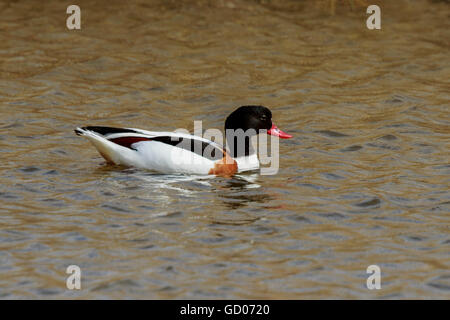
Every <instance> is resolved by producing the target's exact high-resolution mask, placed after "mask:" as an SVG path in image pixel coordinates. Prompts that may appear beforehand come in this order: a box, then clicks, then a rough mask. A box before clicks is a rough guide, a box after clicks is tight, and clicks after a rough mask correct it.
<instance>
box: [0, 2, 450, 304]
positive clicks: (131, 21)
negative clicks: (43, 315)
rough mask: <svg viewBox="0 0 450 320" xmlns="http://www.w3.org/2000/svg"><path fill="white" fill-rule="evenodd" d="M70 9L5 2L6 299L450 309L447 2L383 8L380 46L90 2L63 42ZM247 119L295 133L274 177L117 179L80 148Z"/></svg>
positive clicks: (348, 28) (347, 21) (287, 25)
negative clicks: (331, 302) (439, 304)
mask: <svg viewBox="0 0 450 320" xmlns="http://www.w3.org/2000/svg"><path fill="white" fill-rule="evenodd" d="M355 3H356V4H357V3H359V2H355ZM394 3H395V4H394ZM68 4H69V3H66V2H64V1H48V2H47V1H46V2H42V1H6V2H1V3H0V110H1V118H0V152H1V163H0V204H1V206H0V214H1V219H0V250H1V251H0V297H2V298H6V299H10V298H44V299H55V298H71V297H74V298H156V299H158V298H169V299H170V298H193V299H196V298H276V299H279V298H286V299H303V298H312V299H319V298H364V299H371V298H429V297H432V298H446V299H449V298H450V272H449V266H450V259H449V258H450V236H449V212H450V192H449V185H450V180H449V177H450V164H449V150H450V148H449V146H450V139H449V137H450V136H449V134H450V119H449V107H450V105H449V97H450V94H449V92H450V90H449V89H450V83H449V79H450V52H449V51H450V50H449V48H450V45H449V39H450V31H449V30H450V24H449V21H450V19H449V14H450V6H449V4H446V3H443V2H427V1H415V2H414V1H408V2H406V1H398V2H397V1H395V2H393V1H390V2H387V1H386V2H385V3H382V5H381V7H382V29H381V30H378V31H370V30H368V29H367V28H366V26H365V19H366V17H367V15H366V13H365V10H366V8H365V7H362V8H361V7H355V8H353V9H352V8H351V7H347V6H345V5H342V6H340V7H338V8H336V13H335V15H332V14H330V12H329V10H328V8H327V5H326V4H323V3H315V2H307V1H295V2H289V1H284V2H282V1H274V2H273V3H272V2H269V1H264V2H262V4H260V3H258V2H253V1H238V0H233V1H228V0H222V1H214V2H213V1H197V2H193V1H190V2H187V1H161V2H157V1H127V2H125V1H112V2H111V1H108V2H107V1H89V2H87V1H77V4H79V5H80V7H81V11H82V25H81V30H78V31H69V30H67V28H66V25H65V20H66V17H67V14H66V13H65V11H66V7H67V5H68ZM244 104H263V105H266V106H268V107H270V108H271V110H272V112H273V114H274V119H275V120H276V123H277V124H278V126H279V127H280V128H282V129H283V130H285V131H286V132H288V133H291V134H293V135H294V138H293V139H290V140H283V141H281V142H280V152H281V156H280V170H279V173H278V174H277V175H275V176H261V175H259V174H256V173H250V174H242V175H240V176H236V177H234V178H231V179H228V178H212V179H211V178H199V177H189V176H170V175H161V174H156V173H152V172H148V171H142V170H136V169H131V168H122V167H114V166H108V165H106V164H105V163H104V160H103V159H102V158H101V157H100V156H99V155H98V153H97V152H96V151H95V149H94V148H93V147H92V146H91V145H90V144H89V143H88V142H87V141H86V140H85V139H82V138H80V137H77V136H75V135H74V133H73V129H74V128H75V127H76V126H80V125H87V124H90V125H109V126H128V127H137V128H143V129H149V130H162V131H164V130H174V129H176V128H187V129H189V130H192V129H193V121H194V120H202V121H203V128H204V129H205V128H222V127H223V121H224V119H225V117H226V115H227V114H228V113H230V112H231V111H232V110H233V109H234V108H235V107H237V106H239V105H244ZM71 264H76V265H78V266H80V268H81V270H82V290H80V291H70V290H67V289H66V283H65V282H66V277H67V276H68V275H67V274H66V273H65V271H66V268H67V266H68V265H71ZM371 264H377V265H379V266H380V268H381V271H382V289H381V290H374V291H371V290H368V289H367V288H366V279H367V276H368V275H367V274H366V268H367V267H368V266H369V265H371Z"/></svg>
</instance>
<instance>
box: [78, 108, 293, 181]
mask: <svg viewBox="0 0 450 320" xmlns="http://www.w3.org/2000/svg"><path fill="white" fill-rule="evenodd" d="M241 130H242V131H241ZM260 130H267V131H266V132H267V134H269V135H273V136H277V137H279V138H283V139H288V138H291V137H292V136H291V135H289V134H287V133H285V132H283V131H281V130H280V129H278V128H277V126H275V125H274V124H273V123H272V113H271V112H270V110H269V109H268V108H266V107H264V106H242V107H239V108H238V109H236V110H235V111H233V112H232V113H231V114H230V115H229V116H228V117H227V119H226V121H225V133H226V134H225V137H226V140H227V146H228V147H229V150H228V149H226V148H224V147H223V146H221V145H219V144H217V143H215V142H213V141H210V140H208V139H205V138H202V137H199V136H194V135H191V134H186V133H181V132H155V131H147V130H141V129H134V128H112V127H100V126H87V127H82V128H76V129H75V133H76V134H77V135H79V136H83V137H86V138H87V139H88V140H89V141H90V142H91V143H92V144H93V145H94V147H95V148H96V149H97V150H98V152H99V153H100V155H101V156H102V157H103V158H105V160H106V161H107V162H108V163H112V164H116V165H125V166H129V167H136V168H144V169H150V170H154V171H158V172H161V173H184V174H200V175H204V174H206V175H207V174H210V175H211V174H213V175H220V176H232V175H234V174H235V173H237V172H243V171H249V170H255V169H258V168H259V160H258V156H257V153H256V151H255V150H254V148H253V144H252V139H253V138H254V137H256V135H257V134H258V133H259V131H260ZM235 132H239V133H241V134H242V133H244V134H243V135H242V136H240V135H239V134H233V133H235Z"/></svg>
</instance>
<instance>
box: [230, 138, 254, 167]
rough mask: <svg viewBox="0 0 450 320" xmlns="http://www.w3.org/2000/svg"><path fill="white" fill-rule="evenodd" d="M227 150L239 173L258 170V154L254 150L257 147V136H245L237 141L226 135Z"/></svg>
mask: <svg viewBox="0 0 450 320" xmlns="http://www.w3.org/2000/svg"><path fill="white" fill-rule="evenodd" d="M226 140H227V149H228V150H229V151H230V153H231V157H232V158H233V159H234V160H236V162H237V164H238V170H239V172H242V171H248V170H255V169H258V168H259V160H258V154H257V152H256V150H255V148H254V146H255V145H257V141H258V136H257V135H253V136H250V137H249V136H245V137H243V138H242V141H239V140H238V138H237V137H236V136H232V135H231V136H230V135H227V137H226Z"/></svg>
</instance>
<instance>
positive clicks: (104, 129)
mask: <svg viewBox="0 0 450 320" xmlns="http://www.w3.org/2000/svg"><path fill="white" fill-rule="evenodd" d="M81 129H83V130H89V131H94V132H97V133H100V134H101V135H103V136H107V135H109V134H113V133H140V132H138V131H135V130H132V129H125V128H113V127H98V126H88V127H83V128H81Z"/></svg>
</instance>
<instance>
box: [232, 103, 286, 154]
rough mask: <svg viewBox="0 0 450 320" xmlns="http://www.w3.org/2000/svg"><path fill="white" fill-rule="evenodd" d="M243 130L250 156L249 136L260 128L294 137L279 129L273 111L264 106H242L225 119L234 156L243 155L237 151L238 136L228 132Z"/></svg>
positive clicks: (256, 132)
mask: <svg viewBox="0 0 450 320" xmlns="http://www.w3.org/2000/svg"><path fill="white" fill-rule="evenodd" d="M239 129H241V130H243V131H244V133H245V136H244V138H243V141H244V142H243V144H244V145H245V149H244V150H245V151H244V155H245V156H248V155H249V153H251V146H250V142H249V137H250V136H253V135H256V134H258V133H259V131H260V130H267V134H270V135H273V136H277V137H280V138H283V139H288V138H292V136H291V135H289V134H287V133H285V132H283V131H281V130H279V129H278V128H277V126H276V125H274V124H273V123H272V112H270V110H269V109H268V108H266V107H264V106H242V107H239V108H237V109H236V110H234V111H233V112H232V113H231V114H230V115H229V116H228V118H227V119H226V121H225V135H226V137H227V142H228V143H231V145H232V146H233V147H232V148H231V149H232V150H231V152H232V156H233V157H236V156H241V155H242V154H241V152H237V151H236V150H235V149H236V145H237V141H236V140H237V139H238V137H236V136H233V139H232V140H233V141H231V140H230V139H229V138H231V135H229V134H228V132H229V130H239Z"/></svg>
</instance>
